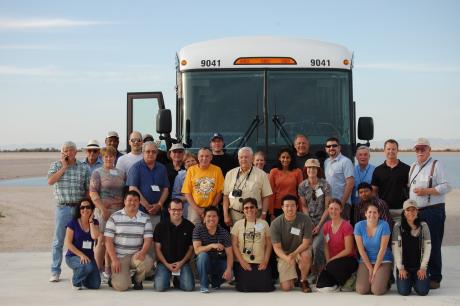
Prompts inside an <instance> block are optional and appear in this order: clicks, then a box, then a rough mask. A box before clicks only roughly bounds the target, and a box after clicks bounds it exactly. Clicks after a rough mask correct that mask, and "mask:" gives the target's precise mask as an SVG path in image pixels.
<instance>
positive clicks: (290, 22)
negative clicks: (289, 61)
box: [0, 0, 460, 149]
mask: <svg viewBox="0 0 460 306" xmlns="http://www.w3.org/2000/svg"><path fill="white" fill-rule="evenodd" d="M459 12H460V1H456V0H451V1H443V0H440V1H425V0H418V1H414V0H408V1H400V0H399V1H353V0H350V1H340V0H338V1H328V0H324V1H306V0H301V1H289V0H285V1H272V0H270V1H268V0H265V1H259V0H255V1H249V0H245V1H240V0H233V1H201V0H196V1H154V0H152V1H136V0H130V1H115V0H99V1H94V0H91V1H86V0H80V1H62V0H59V1H49V0H41V1H33V0H30V1H23V0H11V1H5V0H0V105H1V110H0V149H2V148H6V147H9V148H11V147H27V146H30V145H34V144H60V143H62V142H64V141H66V140H69V139H70V140H74V141H76V142H78V143H81V142H86V141H87V140H89V139H94V138H95V139H98V140H99V141H103V140H104V138H105V134H106V133H107V131H109V130H116V131H118V132H119V133H120V136H121V139H125V130H126V93H127V92H142V91H162V92H163V94H164V97H165V102H166V106H167V107H170V108H173V107H174V105H175V91H174V86H175V54H176V52H177V51H178V50H179V49H180V48H182V47H183V46H185V45H188V44H190V43H194V42H199V41H204V40H209V39H216V38H222V37H230V36H251V35H269V36H288V37H303V38H312V39H318V40H322V41H327V42H333V43H338V44H341V45H344V46H346V47H347V48H349V49H350V50H352V51H353V52H354V65H355V66H354V67H355V69H354V71H353V82H354V84H353V94H354V100H355V101H356V103H357V117H359V116H371V117H373V118H374V125H375V127H374V131H375V134H374V135H375V136H374V139H377V140H382V139H387V138H396V139H399V138H409V139H416V138H417V137H420V136H424V137H429V138H446V139H460V133H459V132H458V122H457V121H458V120H459V119H460V118H459V117H460V103H459V102H460V91H459V90H458V87H459V86H460V85H459V84H460V18H458V13H459Z"/></svg>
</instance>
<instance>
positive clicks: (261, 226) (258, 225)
mask: <svg viewBox="0 0 460 306" xmlns="http://www.w3.org/2000/svg"><path fill="white" fill-rule="evenodd" d="M254 228H255V229H256V232H261V231H262V230H263V229H264V225H263V224H262V223H256V225H254Z"/></svg>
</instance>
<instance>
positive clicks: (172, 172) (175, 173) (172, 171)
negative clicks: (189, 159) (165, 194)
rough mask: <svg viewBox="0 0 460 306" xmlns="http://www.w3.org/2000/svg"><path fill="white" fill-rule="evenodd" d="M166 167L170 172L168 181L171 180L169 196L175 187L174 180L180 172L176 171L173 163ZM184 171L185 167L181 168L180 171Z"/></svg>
mask: <svg viewBox="0 0 460 306" xmlns="http://www.w3.org/2000/svg"><path fill="white" fill-rule="evenodd" d="M165 166H166V171H167V172H168V179H169V185H170V186H169V195H171V194H172V190H173V187H174V180H175V179H176V176H177V174H178V173H179V171H176V169H174V165H173V163H172V162H169V163H167V164H166V165H165ZM184 169H185V167H184V166H181V167H180V170H184Z"/></svg>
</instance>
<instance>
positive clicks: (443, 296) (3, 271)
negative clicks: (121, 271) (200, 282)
mask: <svg viewBox="0 0 460 306" xmlns="http://www.w3.org/2000/svg"><path fill="white" fill-rule="evenodd" d="M443 254H444V269H443V270H444V280H443V282H442V286H441V288H440V289H438V290H433V291H431V292H430V293H429V295H428V296H426V297H419V296H416V295H411V296H408V297H403V296H400V295H398V293H397V291H396V287H395V285H393V287H392V288H391V290H390V292H389V293H388V294H386V295H384V296H371V295H367V296H361V295H358V294H356V293H354V292H339V293H329V294H321V293H311V294H304V293H301V292H300V291H298V289H297V290H295V291H293V292H289V293H284V292H281V291H280V290H277V291H275V292H271V293H239V292H237V291H235V290H234V289H233V288H231V287H226V288H223V289H221V290H219V291H215V292H212V293H210V294H202V293H200V292H199V291H195V292H189V293H186V292H181V291H178V290H170V291H168V292H164V293H159V292H156V291H154V290H152V282H146V283H144V290H143V291H132V290H131V291H127V292H116V291H114V290H112V289H111V288H109V287H108V286H107V285H103V286H102V287H101V289H99V290H81V291H76V290H73V289H72V287H71V282H70V277H71V270H70V269H69V268H68V267H67V266H66V265H65V264H64V265H63V273H62V281H60V282H59V283H49V282H48V278H49V276H50V273H49V264H50V259H51V255H50V253H47V252H28V253H26V252H23V253H17V252H16V253H0V304H1V305H3V306H15V305H21V306H23V305H46V306H50V305H66V306H73V305H87V306H93V305H94V306H96V305H97V306H99V305H110V306H118V305H123V306H126V305H135V306H142V305H149V306H151V305H187V306H189V305H190V306H194V305H200V306H207V305H212V306H216V305H219V306H226V305H240V306H242V305H251V306H254V305H264V306H269V305H283V304H284V305H336V306H337V305H392V306H397V305H406V306H408V305H417V306H420V305H422V304H423V305H460V265H459V264H458V263H459V262H458V260H459V258H460V246H449V247H444V248H443Z"/></svg>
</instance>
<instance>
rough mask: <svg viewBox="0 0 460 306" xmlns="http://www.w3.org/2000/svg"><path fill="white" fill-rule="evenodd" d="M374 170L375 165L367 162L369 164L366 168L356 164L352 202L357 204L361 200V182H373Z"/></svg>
mask: <svg viewBox="0 0 460 306" xmlns="http://www.w3.org/2000/svg"><path fill="white" fill-rule="evenodd" d="M374 170H375V166H374V165H371V164H367V166H366V167H365V168H364V169H361V167H360V166H359V165H355V185H354V186H353V193H352V194H351V203H352V204H353V205H356V204H358V202H359V194H358V186H359V184H361V183H363V182H366V183H369V184H371V183H372V174H374Z"/></svg>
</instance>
